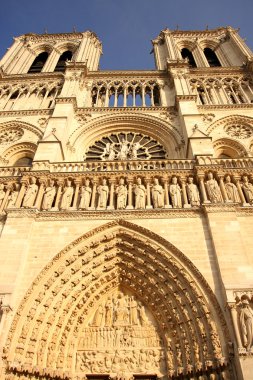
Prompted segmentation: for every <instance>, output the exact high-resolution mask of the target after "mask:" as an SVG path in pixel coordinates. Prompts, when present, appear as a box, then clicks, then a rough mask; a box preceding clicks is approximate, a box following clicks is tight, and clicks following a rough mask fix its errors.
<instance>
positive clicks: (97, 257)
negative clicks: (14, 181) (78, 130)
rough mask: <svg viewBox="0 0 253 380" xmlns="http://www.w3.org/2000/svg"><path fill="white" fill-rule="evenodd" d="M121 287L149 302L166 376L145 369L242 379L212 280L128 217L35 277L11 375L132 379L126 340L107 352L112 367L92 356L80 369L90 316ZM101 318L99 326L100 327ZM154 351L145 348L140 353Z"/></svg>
mask: <svg viewBox="0 0 253 380" xmlns="http://www.w3.org/2000/svg"><path fill="white" fill-rule="evenodd" d="M117 289H118V290H119V291H120V292H122V293H124V294H130V295H131V297H130V298H131V299H135V300H138V301H139V303H141V304H142V305H144V307H145V309H146V313H148V314H149V315H150V316H152V318H153V319H154V321H155V324H156V329H157V333H158V335H159V337H160V344H161V346H162V347H163V352H162V353H161V355H162V356H161V360H163V362H164V368H163V370H162V371H161V373H159V372H158V373H157V371H154V370H152V368H151V369H149V370H147V369H145V368H144V367H142V362H141V361H140V364H139V366H140V368H139V373H140V374H143V375H147V374H157V375H158V377H159V378H164V379H235V377H234V372H233V371H234V370H233V364H231V360H230V357H229V353H228V348H227V344H226V342H228V341H230V340H231V339H230V336H229V332H228V329H227V325H226V322H225V320H224V317H223V314H222V311H221V309H220V307H219V305H218V302H217V300H216V298H215V296H214V294H213V292H212V290H211V289H210V287H209V285H208V284H207V282H206V280H205V279H204V278H203V276H202V275H201V274H200V273H199V271H198V270H197V269H196V267H195V266H194V265H193V264H192V263H191V262H190V260H189V259H187V258H186V257H185V256H184V255H183V254H182V253H181V252H180V251H179V250H178V249H177V248H175V247H174V246H173V245H172V244H170V243H168V242H167V241H166V240H164V239H163V238H161V237H159V236H157V235H156V234H154V233H152V232H150V231H148V230H146V229H144V228H142V227H138V226H136V225H134V224H132V223H129V222H126V221H121V220H119V221H114V222H110V223H107V224H105V225H103V226H101V227H98V228H96V229H95V230H93V231H90V232H88V233H86V234H85V235H83V236H81V237H79V238H78V239H77V240H75V241H74V242H72V243H71V244H69V245H68V246H67V247H66V248H64V249H63V250H62V251H61V252H60V253H58V254H57V255H56V256H55V258H54V259H53V260H52V261H51V262H49V264H48V265H47V266H46V267H45V268H44V269H43V270H42V272H41V273H40V274H39V276H38V277H37V278H36V280H35V281H34V282H33V284H32V286H31V287H30V289H29V290H28V292H27V294H26V295H25V297H24V299H23V300H22V302H21V304H20V306H19V308H18V310H17V312H16V315H15V317H14V319H13V322H12V326H11V328H10V331H9V335H8V338H7V342H6V346H5V348H4V358H5V364H6V369H5V377H4V378H5V379H8V380H17V379H20V380H21V379H22V380H26V379H33V380H35V379H43V380H44V379H60V378H61V379H80V378H81V379H83V378H85V375H87V374H88V373H90V374H92V373H93V374H97V376H98V377H99V374H100V375H101V371H102V374H103V373H105V371H104V367H103V366H105V367H106V368H108V370H107V372H108V374H109V375H110V376H111V377H113V378H129V377H131V376H130V375H129V372H131V371H130V370H129V368H125V370H122V368H123V367H122V366H123V358H124V357H125V356H127V352H128V350H129V347H128V346H127V344H126V348H124V350H123V351H119V350H116V348H115V347H109V349H110V351H106V352H107V354H108V353H110V355H112V362H111V363H112V364H108V361H107V362H105V363H104V364H103V363H102V364H101V363H95V362H96V359H93V361H91V362H88V363H86V365H88V369H87V370H86V371H81V370H80V367H79V366H78V357H80V354H82V353H80V352H78V350H79V349H80V340H81V339H83V338H84V336H83V331H84V330H85V328H86V330H87V328H93V327H92V323H91V322H88V321H91V320H92V316H94V312H95V311H96V310H98V308H99V305H101V303H102V302H103V300H104V299H105V298H106V297H108V296H110V295H111V294H113V292H115V290H117ZM107 299H108V298H107ZM118 318H120V317H118ZM95 319H96V323H95V324H94V327H96V326H98V325H99V324H98V318H97V317H95ZM99 323H100V322H99ZM137 327H138V326H137ZM96 329H99V328H98V327H96ZM116 329H117V330H118V329H119V326H116ZM86 330H85V331H86ZM130 348H131V347H130ZM134 350H135V349H134ZM134 350H133V351H134ZM135 351H136V350H135ZM153 351H154V350H153ZM153 351H152V352H153ZM148 353H149V354H150V350H149V351H147V353H146V352H145V350H140V351H138V355H147V354H148ZM116 356H117V358H118V359H117V360H118V361H117V363H116ZM94 360H95V362H94ZM95 364H96V368H98V369H96V370H94V368H95V367H94V366H95ZM113 364H114V367H113ZM116 364H117V365H116ZM101 365H102V367H100V366H101ZM110 365H112V367H110ZM124 365H125V367H127V365H128V364H127V365H126V363H125V364H124ZM129 365H130V364H129ZM89 366H90V367H89ZM115 366H116V369H115ZM99 368H102V369H101V370H100V371H99ZM111 368H112V369H111ZM122 372H123V373H122ZM132 375H133V373H132Z"/></svg>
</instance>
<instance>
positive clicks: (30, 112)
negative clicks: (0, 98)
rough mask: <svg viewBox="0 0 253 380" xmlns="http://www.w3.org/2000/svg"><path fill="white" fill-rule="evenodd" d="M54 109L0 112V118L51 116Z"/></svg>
mask: <svg viewBox="0 0 253 380" xmlns="http://www.w3.org/2000/svg"><path fill="white" fill-rule="evenodd" d="M53 111H54V109H53V108H50V109H42V110H39V109H37V110H27V111H25V110H13V111H0V117H1V116H2V117H6V116H15V117H16V116H34V115H35V116H36V115H51V114H52V113H53Z"/></svg>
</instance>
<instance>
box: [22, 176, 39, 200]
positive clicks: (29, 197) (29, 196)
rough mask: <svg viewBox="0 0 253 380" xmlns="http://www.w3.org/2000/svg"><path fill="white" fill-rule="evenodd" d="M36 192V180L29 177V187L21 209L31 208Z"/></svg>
mask: <svg viewBox="0 0 253 380" xmlns="http://www.w3.org/2000/svg"><path fill="white" fill-rule="evenodd" d="M37 192H38V185H36V178H35V177H31V179H30V185H29V186H28V187H27V190H26V193H25V196H24V199H23V207H32V206H33V205H34V201H35V198H36V195H37Z"/></svg>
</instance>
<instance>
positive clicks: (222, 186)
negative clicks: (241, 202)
mask: <svg viewBox="0 0 253 380" xmlns="http://www.w3.org/2000/svg"><path fill="white" fill-rule="evenodd" d="M218 177H219V184H220V190H221V194H222V196H223V200H224V202H225V203H231V201H230V200H229V199H228V196H227V192H226V189H225V186H224V181H223V175H218Z"/></svg>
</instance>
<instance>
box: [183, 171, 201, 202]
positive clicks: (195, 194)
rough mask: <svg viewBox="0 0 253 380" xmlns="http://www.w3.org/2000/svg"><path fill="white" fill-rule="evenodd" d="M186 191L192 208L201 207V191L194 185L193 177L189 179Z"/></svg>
mask: <svg viewBox="0 0 253 380" xmlns="http://www.w3.org/2000/svg"><path fill="white" fill-rule="evenodd" d="M186 191H187V195H188V199H189V202H190V204H191V206H199V205H200V198H199V190H198V187H197V185H195V184H194V183H193V177H189V178H188V183H187V185H186Z"/></svg>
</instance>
